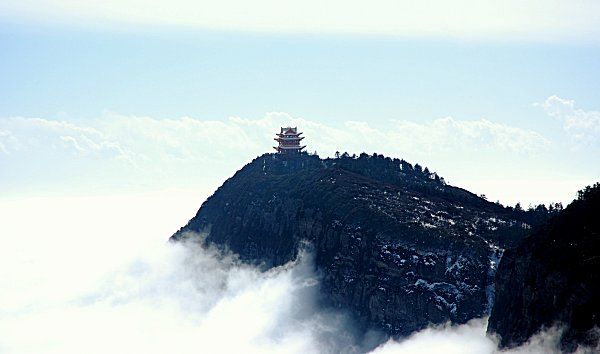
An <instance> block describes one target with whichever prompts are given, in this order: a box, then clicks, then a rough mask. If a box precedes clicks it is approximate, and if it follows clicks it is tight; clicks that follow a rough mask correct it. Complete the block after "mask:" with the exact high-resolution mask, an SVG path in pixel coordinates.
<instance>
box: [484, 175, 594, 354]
mask: <svg viewBox="0 0 600 354" xmlns="http://www.w3.org/2000/svg"><path fill="white" fill-rule="evenodd" d="M496 294H497V298H496V302H495V304H494V307H493V310H492V314H491V316H490V319H489V325H488V332H490V333H495V334H497V335H498V336H499V337H500V344H501V345H502V346H504V347H512V346H516V345H520V344H522V343H524V342H525V341H527V339H529V338H530V337H531V336H532V335H533V334H535V333H536V332H538V331H540V330H542V329H547V328H550V327H552V326H554V325H559V326H561V327H562V328H563V329H564V332H563V335H562V338H561V345H562V348H563V349H564V350H567V351H572V350H575V349H576V347H577V346H578V345H580V344H582V345H584V346H590V347H596V348H597V346H598V338H599V337H598V334H599V332H598V330H597V327H598V326H600V185H599V184H596V186H594V187H593V188H590V187H588V188H587V189H586V190H584V191H582V192H580V196H579V198H578V200H576V201H574V202H573V203H572V204H570V205H569V206H568V207H567V208H566V209H565V210H563V211H562V212H561V213H560V214H559V215H557V216H555V217H554V218H552V219H551V220H549V222H548V223H547V224H545V225H543V226H542V227H541V228H540V229H539V230H537V231H536V232H534V233H533V234H532V235H531V236H529V237H527V238H525V239H524V240H523V241H522V242H521V243H520V244H519V245H518V246H517V247H516V248H514V249H509V250H507V251H506V252H505V255H504V257H503V258H502V261H501V262H500V266H499V269H498V273H497V280H496ZM594 327H596V330H595V329H594ZM598 349H600V348H597V350H598Z"/></svg>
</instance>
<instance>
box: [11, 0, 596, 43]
mask: <svg viewBox="0 0 600 354" xmlns="http://www.w3.org/2000/svg"><path fill="white" fill-rule="evenodd" d="M0 10H1V13H3V14H4V16H10V17H12V18H25V19H35V20H37V21H40V20H41V21H60V22H70V23H79V24H90V23H94V24H101V25H104V26H107V25H111V24H113V25H114V24H115V23H117V24H134V25H137V24H144V25H151V26H153V25H154V26H155V25H166V26H184V27H199V28H210V29H222V30H223V29H224V30H242V31H244V30H246V31H263V32H295V33H306V32H311V33H349V34H383V35H399V36H417V37H422V36H437V37H454V38H499V39H506V38H508V39H513V40H514V39H516V40H523V39H525V40H537V41H555V40H573V39H584V40H597V38H598V34H600V26H599V25H598V23H600V21H599V20H600V15H598V14H599V13H600V5H599V4H598V3H597V2H595V1H590V0H584V1H578V2H577V4H573V3H572V2H570V1H564V0H546V1H537V0H535V1H528V2H526V3H525V2H523V1H517V0H509V1H502V2H482V1H476V0H459V1H451V2H449V1H443V0H433V1H422V2H415V1H408V0H401V1H390V0H375V1H369V2H360V1H342V0H330V1H326V2H323V1H317V0H304V1H300V0H294V1H286V2H283V3H282V2H275V1H272V0H257V1H239V0H224V1H219V2H214V1H212V2H209V1H190V0H173V1H165V0H161V1H154V2H153V3H152V5H151V6H149V5H148V3H146V2H144V1H139V0H122V1H85V2H73V1H70V0H37V1H27V2H24V1H17V0H5V1H3V2H2V4H1V5H0Z"/></svg>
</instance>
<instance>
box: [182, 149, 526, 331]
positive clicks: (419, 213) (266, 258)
mask: <svg viewBox="0 0 600 354" xmlns="http://www.w3.org/2000/svg"><path fill="white" fill-rule="evenodd" d="M525 221H529V220H524V219H523V213H521V214H519V213H517V212H514V211H512V210H510V209H506V208H504V207H502V206H500V205H498V204H494V203H490V202H487V201H485V200H484V199H481V198H479V197H477V196H475V195H474V194H472V193H469V192H467V191H465V190H462V189H460V188H456V187H451V186H448V185H446V184H444V183H443V180H441V179H440V178H439V177H437V176H436V175H435V174H430V173H429V172H428V171H422V170H421V168H420V167H419V166H415V167H413V166H411V165H410V164H408V163H406V162H405V161H400V160H397V159H394V160H392V159H389V158H384V157H383V156H367V155H361V156H360V157H359V158H351V157H343V158H340V159H328V160H321V159H319V158H318V157H316V156H308V155H302V156H300V157H297V158H295V159H285V158H282V157H280V156H277V155H272V154H266V155H263V156H261V157H258V158H257V159H255V160H254V161H252V162H251V163H250V164H248V165H246V166H245V167H244V168H243V169H241V170H240V171H238V172H237V173H236V174H235V175H234V176H233V177H232V178H230V179H229V180H227V181H226V182H225V183H224V184H223V185H222V186H221V187H220V188H219V189H218V190H217V191H216V192H215V193H214V195H213V196H211V197H210V198H209V199H207V200H206V202H205V203H204V204H203V205H202V207H201V208H200V210H199V211H198V213H197V214H196V216H195V217H194V218H193V219H191V220H190V221H189V223H188V224H187V225H186V226H184V227H183V228H182V229H181V230H179V231H178V232H177V233H176V234H175V235H174V236H173V237H172V239H173V240H178V239H180V238H182V237H186V236H185V235H186V233H185V232H186V231H195V232H202V233H206V234H207V237H206V242H209V243H213V244H216V245H220V246H223V247H227V248H228V249H230V250H232V251H233V252H236V253H238V254H239V255H240V257H241V259H242V260H245V261H248V262H252V263H254V264H262V265H263V266H264V267H266V268H268V267H272V266H277V265H281V264H284V263H286V262H288V261H290V260H292V259H294V258H295V257H296V256H297V255H298V250H299V247H300V246H301V245H302V244H303V243H308V244H310V245H311V246H310V247H311V248H312V250H313V252H314V253H315V260H316V267H317V269H318V270H319V271H320V272H321V273H322V274H323V279H322V285H321V289H322V293H323V302H324V303H325V304H327V305H330V306H334V307H340V308H345V309H349V310H350V311H351V313H353V314H354V315H355V316H356V318H357V319H358V320H359V322H360V323H362V324H364V326H365V328H376V329H380V330H383V331H385V332H387V333H389V334H392V335H406V334H409V333H411V332H413V331H415V330H419V329H422V328H424V327H426V326H427V325H428V324H430V323H443V322H445V321H447V320H451V321H452V322H455V323H464V322H466V321H468V320H469V319H471V318H474V317H478V316H482V315H484V314H485V313H486V312H487V311H489V306H490V305H491V302H490V300H491V298H492V296H493V276H494V273H495V267H496V262H497V261H498V259H499V256H500V255H501V252H502V249H503V248H505V247H507V246H511V245H514V244H515V243H516V241H518V240H520V239H521V238H522V236H523V235H524V234H525V233H527V232H528V231H529V229H530V227H531V226H530V225H529V224H528V223H526V222H525Z"/></svg>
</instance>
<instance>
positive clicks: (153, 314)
mask: <svg viewBox="0 0 600 354" xmlns="http://www.w3.org/2000/svg"><path fill="white" fill-rule="evenodd" d="M200 201H201V200H197V199H196V198H194V197H193V194H191V195H190V193H187V192H169V193H162V194H151V195H143V196H135V197H118V198H117V197H116V198H77V199H29V200H20V201H0V215H2V217H3V220H2V222H1V223H0V242H1V247H0V279H2V283H1V284H0V352H2V353H82V352H85V353H141V352H143V353H198V352H202V353H242V352H243V353H328V352H331V353H333V352H360V351H364V349H365V348H368V347H369V345H370V344H371V342H369V338H371V337H369V338H367V339H366V342H365V340H364V339H358V340H357V339H356V338H354V337H353V336H352V333H353V331H352V326H351V323H350V322H349V321H348V318H347V316H345V315H344V314H342V313H339V312H336V311H323V310H320V309H319V308H318V307H317V306H316V302H317V294H318V286H319V277H318V275H317V274H316V273H315V272H314V271H313V267H312V259H311V258H310V255H309V254H303V256H302V257H301V258H300V259H299V260H297V261H296V262H293V263H290V264H287V265H285V266H283V267H280V268H276V269H272V270H271V271H268V272H260V271H258V270H257V269H256V268H254V267H251V266H248V265H243V264H241V263H240V262H238V261H237V260H236V258H235V257H234V256H232V255H229V254H223V253H219V252H217V251H216V250H214V249H210V248H209V249H203V248H201V247H199V246H198V245H195V244H185V245H184V244H171V243H168V242H166V241H167V239H168V237H169V235H170V234H171V233H172V232H174V231H175V230H176V229H177V228H178V227H179V226H180V225H182V224H183V223H185V221H187V219H188V218H189V217H191V216H192V215H193V213H194V211H195V209H196V208H197V206H198V205H199V204H200ZM485 325H486V322H485V320H484V319H479V320H474V321H471V322H470V323H468V324H466V325H463V326H441V327H436V328H429V329H426V330H424V331H421V332H419V333H417V334H415V335H413V336H412V337H410V338H408V339H406V340H404V341H401V342H395V341H389V342H387V343H384V344H382V345H381V346H380V347H378V348H376V349H375V350H374V352H376V353H435V352H444V353H493V352H495V351H496V349H495V348H496V344H495V341H494V340H493V339H490V338H488V337H486V336H485ZM555 337H556V336H553V332H550V333H546V334H543V335H540V336H538V337H537V338H536V339H535V340H534V341H533V342H532V343H530V344H528V345H526V346H524V347H522V348H519V349H518V350H516V352H528V353H548V352H551V351H552V348H553V347H554V345H555V342H554V340H553V338H555Z"/></svg>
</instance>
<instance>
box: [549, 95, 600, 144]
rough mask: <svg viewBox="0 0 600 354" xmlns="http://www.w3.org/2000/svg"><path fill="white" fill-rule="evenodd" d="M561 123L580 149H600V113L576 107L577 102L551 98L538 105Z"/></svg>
mask: <svg viewBox="0 0 600 354" xmlns="http://www.w3.org/2000/svg"><path fill="white" fill-rule="evenodd" d="M538 106H541V107H542V108H543V109H544V110H545V111H546V113H547V114H548V115H549V116H551V117H553V118H555V119H557V120H558V121H560V122H561V123H562V125H563V129H564V130H565V132H566V133H567V134H568V135H569V136H570V138H571V140H572V141H573V142H574V143H575V144H576V145H577V146H580V147H593V148H600V112H599V111H585V110H583V109H581V108H576V107H575V101H574V100H569V99H564V98H560V97H558V96H555V95H553V96H550V97H548V98H547V99H546V100H545V101H544V102H543V103H540V104H538Z"/></svg>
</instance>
